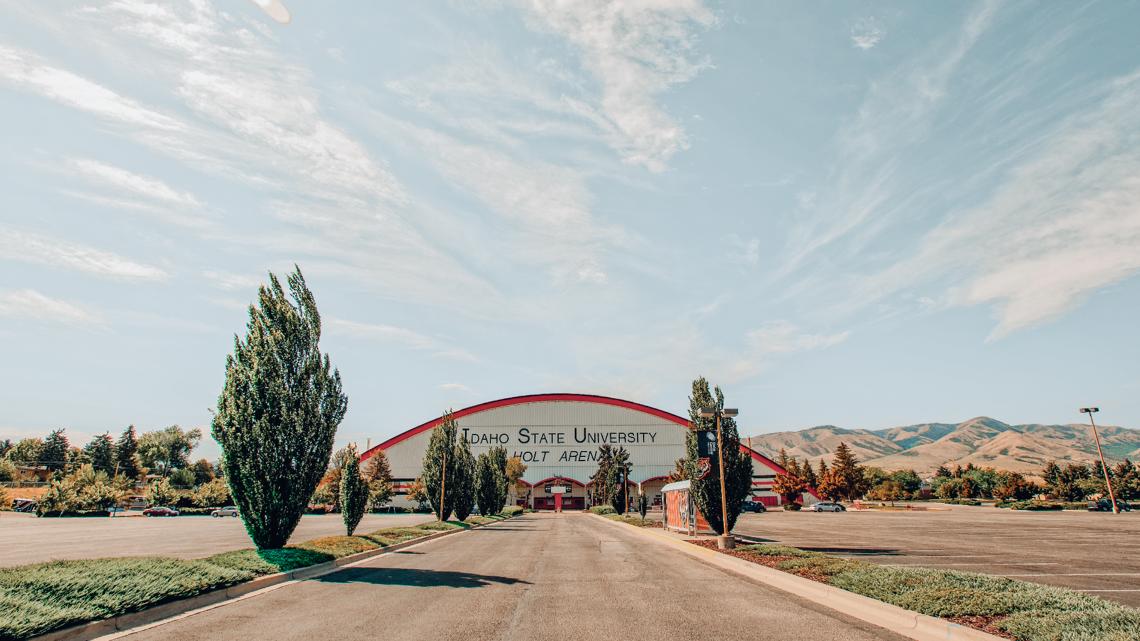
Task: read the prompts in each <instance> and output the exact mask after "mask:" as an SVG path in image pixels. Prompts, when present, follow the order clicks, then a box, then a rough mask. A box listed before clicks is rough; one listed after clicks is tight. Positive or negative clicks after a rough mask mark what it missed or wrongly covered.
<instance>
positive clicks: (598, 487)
mask: <svg viewBox="0 0 1140 641" xmlns="http://www.w3.org/2000/svg"><path fill="white" fill-rule="evenodd" d="M613 467H614V448H613V446H611V445H609V444H608V443H603V444H602V445H599V446H598V469H596V470H594V473H593V474H591V475H590V481H591V482H592V484H593V492H594V503H595V504H597V505H605V504H606V503H609V502H610V501H611V500H613V496H614V490H615V482H614V471H613Z"/></svg>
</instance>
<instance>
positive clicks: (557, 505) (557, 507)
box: [554, 492, 562, 512]
mask: <svg viewBox="0 0 1140 641" xmlns="http://www.w3.org/2000/svg"><path fill="white" fill-rule="evenodd" d="M554 511H555V512H561V511H562V493H561V492H559V493H558V494H555V495H554Z"/></svg>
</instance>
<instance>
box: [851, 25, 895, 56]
mask: <svg viewBox="0 0 1140 641" xmlns="http://www.w3.org/2000/svg"><path fill="white" fill-rule="evenodd" d="M885 35H886V32H885V31H883V29H882V27H880V26H879V23H878V21H877V20H875V19H874V18H862V19H860V20H858V21H856V22H855V24H854V25H852V26H851V45H852V46H854V47H855V48H857V49H862V50H863V51H867V50H868V49H872V48H874V47H875V45H877V44H879V41H880V40H882V39H883V36H885Z"/></svg>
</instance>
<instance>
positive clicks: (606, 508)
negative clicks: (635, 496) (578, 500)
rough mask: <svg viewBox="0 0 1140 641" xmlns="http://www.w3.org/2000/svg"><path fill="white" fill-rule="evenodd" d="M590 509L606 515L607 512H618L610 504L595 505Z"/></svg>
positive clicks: (595, 512)
mask: <svg viewBox="0 0 1140 641" xmlns="http://www.w3.org/2000/svg"><path fill="white" fill-rule="evenodd" d="M590 511H591V512H593V513H594V514H600V515H602V516H605V515H607V514H617V510H615V509H614V508H613V507H611V506H609V505H595V506H594V507H592V508H590Z"/></svg>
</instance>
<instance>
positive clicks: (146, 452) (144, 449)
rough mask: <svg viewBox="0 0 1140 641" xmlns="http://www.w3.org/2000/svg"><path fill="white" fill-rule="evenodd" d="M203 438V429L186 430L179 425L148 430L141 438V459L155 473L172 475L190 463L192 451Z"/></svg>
mask: <svg viewBox="0 0 1140 641" xmlns="http://www.w3.org/2000/svg"><path fill="white" fill-rule="evenodd" d="M201 440H202V430H200V429H198V428H194V429H190V430H184V429H182V428H181V427H179V426H177V425H171V426H170V427H168V428H166V429H162V430H155V431H153V432H146V433H144V434H143V435H142V436H141V437H140V438H139V446H138V453H139V460H140V461H142V464H143V465H144V466H146V467H147V468H150V471H151V472H152V473H154V474H161V475H162V476H170V473H171V472H173V471H174V470H179V469H182V468H184V467H186V466H187V465H188V459H189V456H190V452H192V451H194V448H195V447H197V446H198V442H199V441H201Z"/></svg>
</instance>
